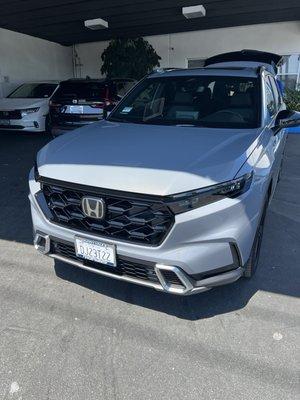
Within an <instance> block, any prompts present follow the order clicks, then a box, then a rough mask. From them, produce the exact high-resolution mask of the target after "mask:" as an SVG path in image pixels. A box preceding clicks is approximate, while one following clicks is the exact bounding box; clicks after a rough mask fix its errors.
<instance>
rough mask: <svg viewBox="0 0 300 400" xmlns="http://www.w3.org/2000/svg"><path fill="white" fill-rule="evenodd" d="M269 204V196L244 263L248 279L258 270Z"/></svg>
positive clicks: (245, 275)
mask: <svg viewBox="0 0 300 400" xmlns="http://www.w3.org/2000/svg"><path fill="white" fill-rule="evenodd" d="M268 204H269V196H268V198H267V200H266V201H265V205H264V209H263V212H262V216H261V219H260V222H259V225H258V228H257V231H256V234H255V238H254V242H253V245H252V249H251V254H250V257H249V260H248V261H247V263H246V264H245V265H244V269H245V271H244V277H245V278H248V279H249V278H252V276H253V275H254V274H255V272H256V270H257V266H258V261H259V255H260V249H261V243H262V238H263V233H264V224H265V219H266V213H267V208H268Z"/></svg>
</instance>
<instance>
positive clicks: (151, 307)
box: [0, 133, 300, 400]
mask: <svg viewBox="0 0 300 400" xmlns="http://www.w3.org/2000/svg"><path fill="white" fill-rule="evenodd" d="M48 140H49V138H48V137H47V136H46V135H43V134H40V135H33V134H19V135H18V134H14V133H3V134H0V141H1V145H0V182H1V185H0V191H1V192H0V335H1V340H0V399H5V400H7V399H18V400H37V399H38V400H71V399H72V400H77V399H78V400H89V399H93V400H96V399H97V400H98V399H99V400H100V399H105V400H106V399H131V400H133V399H137V400H142V399H163V400H169V399H189V400H193V399H195V400H196V399H197V400H198V399H214V400H218V399H220V400H221V399H222V400H224V399H251V400H254V399H260V400H262V399H264V400H266V399H283V400H288V399H296V398H297V397H298V396H299V379H298V378H299V333H300V332H299V294H300V289H299V278H300V272H299V255H300V245H299V243H300V202H299V198H300V135H290V136H289V138H288V141H287V147H286V151H285V158H284V164H283V171H282V176H281V181H280V182H279V185H278V188H277V191H276V193H275V197H274V199H273V201H272V203H271V206H270V208H269V210H268V214H267V220H266V227H265V234H264V240H263V247H262V253H261V258H260V265H259V269H258V271H257V274H256V275H255V277H254V278H253V279H252V280H251V281H246V280H240V281H238V282H236V283H234V284H231V285H228V286H224V287H220V288H218V289H215V290H212V291H209V292H206V293H204V294H200V295H195V296H193V297H186V298H181V297H173V296H171V295H166V294H162V293H158V292H155V291H152V290H151V289H145V288H142V287H139V286H135V285H132V284H126V283H123V282H118V281H114V280H110V279H107V278H104V277H100V276H96V275H93V274H91V273H88V272H86V271H81V270H77V269H74V268H73V267H71V266H68V265H65V264H62V263H60V262H55V263H54V261H53V260H52V259H49V258H47V257H44V256H42V255H40V254H38V253H37V252H36V251H35V250H34V248H33V246H32V228H31V221H30V210H29V202H28V199H27V192H28V189H27V175H28V172H29V169H30V167H31V166H32V164H33V162H34V159H35V154H36V152H37V151H38V149H39V148H40V147H41V146H43V145H44V144H45V143H46V142H47V141H48Z"/></svg>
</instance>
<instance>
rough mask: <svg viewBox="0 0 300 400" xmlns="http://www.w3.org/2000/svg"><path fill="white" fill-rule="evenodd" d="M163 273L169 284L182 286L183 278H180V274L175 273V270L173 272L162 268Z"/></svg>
mask: <svg viewBox="0 0 300 400" xmlns="http://www.w3.org/2000/svg"><path fill="white" fill-rule="evenodd" d="M161 273H162V274H163V276H164V278H165V280H166V281H167V282H168V283H169V284H173V285H180V286H182V282H181V280H180V279H179V278H178V276H177V275H176V274H175V272H173V271H166V270H162V271H161Z"/></svg>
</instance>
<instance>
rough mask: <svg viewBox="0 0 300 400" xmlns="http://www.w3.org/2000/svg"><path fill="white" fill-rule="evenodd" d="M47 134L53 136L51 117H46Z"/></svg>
mask: <svg viewBox="0 0 300 400" xmlns="http://www.w3.org/2000/svg"><path fill="white" fill-rule="evenodd" d="M45 132H46V133H48V134H51V118H50V115H49V114H48V115H46V120H45Z"/></svg>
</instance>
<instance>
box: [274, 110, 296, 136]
mask: <svg viewBox="0 0 300 400" xmlns="http://www.w3.org/2000/svg"><path fill="white" fill-rule="evenodd" d="M297 126H300V112H298V111H292V110H282V111H279V113H278V115H277V118H276V122H275V126H274V127H273V132H274V134H275V135H276V133H278V132H279V131H280V130H281V129H283V128H294V127H297Z"/></svg>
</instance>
